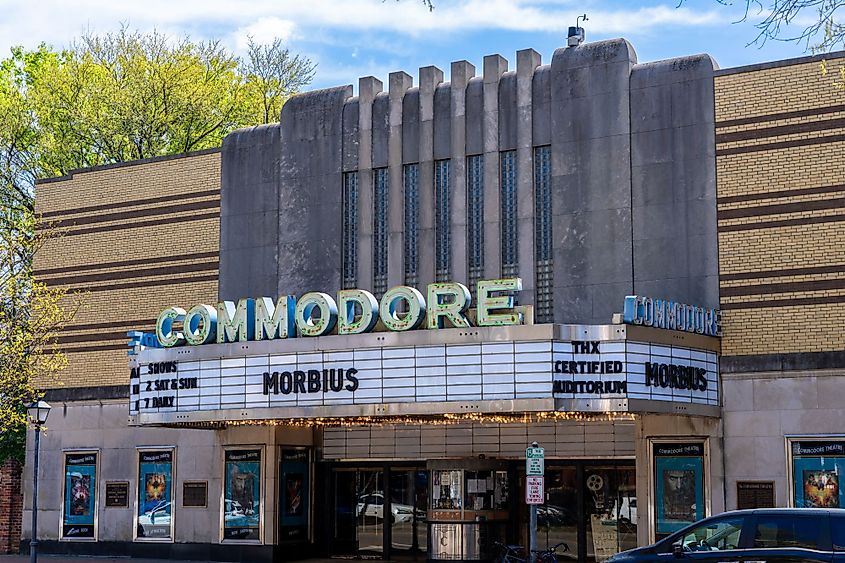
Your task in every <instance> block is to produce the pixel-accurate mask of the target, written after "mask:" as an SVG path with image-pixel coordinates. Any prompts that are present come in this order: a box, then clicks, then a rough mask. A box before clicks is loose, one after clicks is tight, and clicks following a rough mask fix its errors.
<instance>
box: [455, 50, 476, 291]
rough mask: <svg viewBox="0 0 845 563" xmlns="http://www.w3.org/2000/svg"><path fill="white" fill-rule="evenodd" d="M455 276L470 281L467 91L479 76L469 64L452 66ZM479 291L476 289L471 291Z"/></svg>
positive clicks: (465, 62) (458, 63) (463, 281)
mask: <svg viewBox="0 0 845 563" xmlns="http://www.w3.org/2000/svg"><path fill="white" fill-rule="evenodd" d="M451 76H452V78H451V84H452V115H451V120H452V165H451V169H452V179H451V180H452V216H451V218H450V220H449V223H450V228H451V229H452V265H451V270H452V277H453V279H455V280H457V281H460V282H461V283H466V280H467V175H466V88H467V84H468V83H469V79H470V78H472V77H474V76H475V67H474V66H473V65H471V64H470V63H469V62H467V61H455V62H453V63H452V71H451ZM470 290H471V291H472V292H473V294H474V292H475V288H472V287H471V288H470Z"/></svg>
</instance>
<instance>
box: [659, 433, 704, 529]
mask: <svg viewBox="0 0 845 563" xmlns="http://www.w3.org/2000/svg"><path fill="white" fill-rule="evenodd" d="M653 455H654V491H655V499H654V506H655V511H654V512H655V519H656V522H655V532H656V536H657V538H658V539H660V538H662V537H665V536H667V535H669V534H671V533H672V532H676V531H678V530H680V529H681V528H683V527H685V526H687V525H688V524H692V523H693V522H696V521H698V520H701V519H702V518H704V499H705V495H704V444H703V443H701V442H698V443H681V444H679V443H656V444H653Z"/></svg>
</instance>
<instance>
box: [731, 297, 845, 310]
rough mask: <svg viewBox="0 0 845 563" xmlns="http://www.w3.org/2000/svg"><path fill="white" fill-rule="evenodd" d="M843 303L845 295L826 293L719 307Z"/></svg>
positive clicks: (740, 307) (746, 307)
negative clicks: (817, 295)
mask: <svg viewBox="0 0 845 563" xmlns="http://www.w3.org/2000/svg"><path fill="white" fill-rule="evenodd" d="M832 303H845V295H826V296H823V297H798V298H795V299H768V300H764V301H743V302H741V303H722V304H721V306H720V308H721V309H722V310H723V311H725V310H733V309H768V308H771V307H795V306H799V305H823V304H832Z"/></svg>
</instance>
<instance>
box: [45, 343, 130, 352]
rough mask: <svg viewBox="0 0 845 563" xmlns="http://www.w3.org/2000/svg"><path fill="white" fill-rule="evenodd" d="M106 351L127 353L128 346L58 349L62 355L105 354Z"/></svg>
mask: <svg viewBox="0 0 845 563" xmlns="http://www.w3.org/2000/svg"><path fill="white" fill-rule="evenodd" d="M106 350H126V351H127V352H129V344H126V343H123V344H102V345H100V346H75V347H71V348H64V347H62V348H60V349H59V351H60V352H62V353H64V354H75V353H77V352H105V351H106Z"/></svg>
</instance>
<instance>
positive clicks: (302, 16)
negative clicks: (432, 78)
mask: <svg viewBox="0 0 845 563" xmlns="http://www.w3.org/2000/svg"><path fill="white" fill-rule="evenodd" d="M673 2H674V0H672V2H666V3H664V4H657V5H652V6H648V7H639V8H637V7H628V6H626V7H621V8H616V7H605V8H602V4H601V3H599V2H593V3H591V5H590V6H589V7H588V9H587V11H588V12H589V18H590V20H589V22H588V32H589V33H592V34H599V35H607V34H616V35H631V36H635V35H637V34H639V33H644V32H648V31H649V30H651V29H653V28H656V27H660V26H666V25H672V26H701V25H711V24H716V23H724V22H726V21H728V14H727V13H726V12H725V11H720V10H719V9H718V7H716V8H715V9H712V10H705V11H698V10H693V9H689V8H687V7H680V8H676V7H675V5H674V3H673ZM605 6H608V4H607V3H605ZM584 10H585V8H584V5H583V4H579V3H574V2H569V1H558V2H549V1H546V2H541V1H538V0H455V1H449V0H438V1H437V2H436V7H435V9H434V10H433V11H429V10H428V9H427V8H426V7H425V6H424V5H423V3H422V2H420V1H419V0H400V1H398V2H394V1H393V0H385V1H382V0H180V1H177V2H174V1H173V0H145V1H144V2H114V1H107V0H77V1H75V2H66V1H63V0H39V1H37V2H36V1H32V0H14V1H7V2H5V6H4V8H3V12H4V14H3V17H2V19H0V49H2V50H3V52H8V47H9V46H11V45H15V44H23V45H25V46H29V47H32V46H35V45H36V44H37V43H38V42H40V41H46V42H48V43H52V44H53V45H55V46H57V47H61V46H64V45H67V44H68V43H69V42H70V41H71V40H72V39H73V37H76V36H78V35H79V34H80V33H81V32H82V31H83V30H84V29H85V28H87V27H90V28H91V29H92V30H93V31H95V32H102V31H110V30H113V29H115V28H116V27H117V26H118V25H119V23H120V22H128V23H129V24H130V26H131V27H133V28H138V29H142V30H148V29H152V28H153V27H156V28H158V29H160V30H165V31H168V32H170V33H180V32H181V33H185V32H188V33H190V34H191V35H192V36H193V37H195V38H198V39H204V38H211V37H214V38H225V39H227V40H228V41H232V42H233V43H234V44H233V45H231V46H232V47H234V48H237V49H239V48H240V47H241V46H242V45H243V44H244V43H245V41H246V36H247V35H250V34H251V35H253V36H254V37H255V38H256V40H258V41H266V40H270V39H272V38H273V37H282V38H286V39H288V40H291V39H293V40H295V39H296V38H298V37H301V38H304V39H308V40H311V39H312V37H314V36H317V37H319V35H320V34H321V33H322V34H329V35H330V34H331V31H373V32H376V31H379V32H392V33H397V34H405V35H410V36H421V35H424V34H443V33H460V32H469V31H478V30H510V31H527V32H565V31H566V28H567V27H568V26H570V25H573V24H574V21H575V17H576V16H577V15H580V14H582V13H583V12H584ZM327 32H328V33H327Z"/></svg>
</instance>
